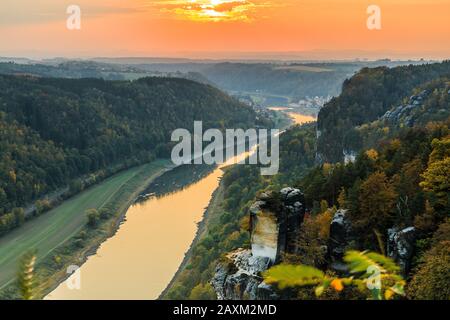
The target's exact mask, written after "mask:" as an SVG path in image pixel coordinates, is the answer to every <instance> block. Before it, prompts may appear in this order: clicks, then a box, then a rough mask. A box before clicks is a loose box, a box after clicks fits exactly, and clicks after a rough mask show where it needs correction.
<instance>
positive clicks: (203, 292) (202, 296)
mask: <svg viewBox="0 0 450 320" xmlns="http://www.w3.org/2000/svg"><path fill="white" fill-rule="evenodd" d="M215 299H216V293H215V292H214V289H213V287H212V286H211V285H210V284H209V283H206V284H204V285H203V284H199V285H197V286H195V287H194V288H193V289H192V291H191V294H190V295H189V300H215Z"/></svg>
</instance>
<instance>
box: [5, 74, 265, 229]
mask: <svg viewBox="0 0 450 320" xmlns="http://www.w3.org/2000/svg"><path fill="white" fill-rule="evenodd" d="M255 119H256V116H255V114H254V112H253V110H251V109H250V108H249V107H246V106H244V105H242V104H240V103H238V102H237V101H236V100H234V99H232V98H231V97H229V96H227V95H225V94H224V93H222V92H220V91H219V90H217V89H215V88H213V87H210V86H206V85H202V84H199V83H196V82H192V81H188V80H184V79H171V78H143V79H140V80H136V81H133V82H126V81H104V80H100V79H76V80H75V79H46V78H33V77H15V76H5V75H0V132H1V134H0V216H3V215H5V214H8V213H10V212H12V211H13V209H14V208H20V207H24V206H25V205H27V204H29V203H31V202H33V201H35V200H36V199H38V198H39V197H41V196H42V195H45V194H47V193H49V192H51V191H53V190H56V189H57V188H61V187H65V186H67V185H68V184H69V183H70V182H71V181H74V179H76V178H79V177H80V176H82V175H85V174H90V173H93V172H96V171H98V170H103V169H105V168H109V167H111V166H113V165H116V164H118V163H125V164H126V165H127V166H132V165H136V164H138V163H142V162H146V161H149V160H152V159H154V158H155V157H168V156H170V151H171V146H172V143H171V142H170V137H171V133H172V131H173V130H174V129H176V128H186V129H188V130H192V127H193V122H194V120H202V121H203V126H204V128H205V129H207V128H211V127H215V128H247V127H249V126H256V125H263V126H265V125H269V123H268V122H264V120H263V119H261V120H259V121H258V124H257V123H255V122H256V120H255ZM76 187H77V186H76V184H75V185H74V188H76ZM8 221H9V220H8ZM6 225H8V226H9V225H10V223H6ZM5 228H6V229H8V228H9V227H7V226H6V227H5V226H4V227H3V229H5Z"/></svg>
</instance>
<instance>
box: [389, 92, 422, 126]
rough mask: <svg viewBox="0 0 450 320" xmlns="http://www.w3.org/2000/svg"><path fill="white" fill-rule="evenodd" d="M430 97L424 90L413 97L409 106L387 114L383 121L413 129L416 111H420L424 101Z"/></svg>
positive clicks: (403, 106) (400, 107) (401, 106)
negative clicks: (402, 124)
mask: <svg viewBox="0 0 450 320" xmlns="http://www.w3.org/2000/svg"><path fill="white" fill-rule="evenodd" d="M428 95H429V92H428V90H424V91H422V92H421V93H419V94H418V95H414V96H411V97H410V98H409V102H408V103H407V104H405V105H400V106H398V107H396V108H394V109H393V110H390V111H388V112H386V113H385V114H384V115H383V116H382V117H381V120H385V121H388V122H391V123H395V124H399V123H404V124H405V125H406V126H409V127H412V126H413V125H414V123H415V120H414V110H416V109H418V108H419V107H420V106H421V105H422V104H423V101H424V100H425V99H426V98H427V96H428Z"/></svg>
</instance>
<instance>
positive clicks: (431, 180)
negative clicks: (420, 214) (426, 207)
mask: <svg viewBox="0 0 450 320" xmlns="http://www.w3.org/2000/svg"><path fill="white" fill-rule="evenodd" d="M422 178H423V181H422V182H421V183H420V186H421V187H422V188H423V190H424V191H425V192H428V195H429V197H430V201H431V203H432V205H433V207H435V208H436V209H437V210H438V211H441V212H443V213H444V214H445V213H448V210H449V204H450V203H449V201H450V200H449V198H450V157H446V158H445V159H443V160H438V161H435V162H431V163H430V164H429V166H428V169H427V170H426V171H425V172H424V173H423V175H422Z"/></svg>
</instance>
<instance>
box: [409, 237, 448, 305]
mask: <svg viewBox="0 0 450 320" xmlns="http://www.w3.org/2000/svg"><path fill="white" fill-rule="evenodd" d="M449 283H450V241H442V242H440V243H439V244H437V245H436V246H434V247H433V248H432V249H430V251H428V252H427V253H426V254H425V257H424V261H423V263H422V264H421V265H420V266H419V267H418V269H417V272H416V273H415V274H414V276H413V277H412V280H411V282H410V283H409V285H408V290H407V292H408V297H409V298H411V299H421V300H450V286H449Z"/></svg>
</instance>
